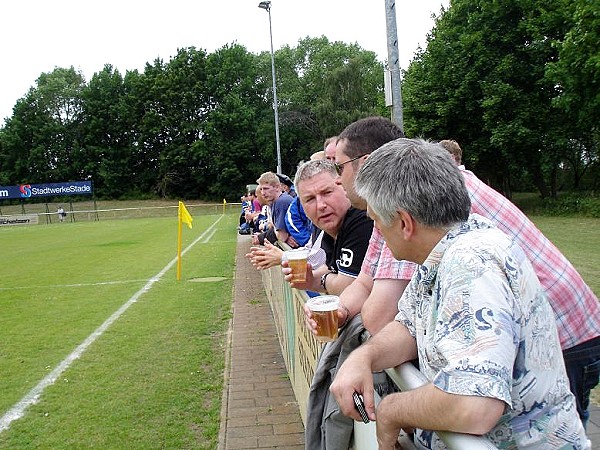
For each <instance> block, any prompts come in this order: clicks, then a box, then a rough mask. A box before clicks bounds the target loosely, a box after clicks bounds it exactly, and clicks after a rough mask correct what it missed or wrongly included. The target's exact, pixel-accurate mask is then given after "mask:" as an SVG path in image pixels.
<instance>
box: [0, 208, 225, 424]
mask: <svg viewBox="0 0 600 450" xmlns="http://www.w3.org/2000/svg"><path fill="white" fill-rule="evenodd" d="M222 218H223V216H219V218H218V219H217V220H216V221H215V222H214V223H213V224H212V225H211V226H210V227H209V228H207V229H206V230H205V231H204V232H203V233H202V234H201V235H200V236H199V237H197V238H196V239H195V240H194V241H193V242H192V243H191V244H190V245H188V246H187V247H186V248H185V250H183V251H182V252H181V254H182V255H184V254H186V253H187V251H188V250H189V249H191V248H192V247H193V246H194V245H196V244H197V243H198V242H199V241H200V240H202V239H203V238H204V237H205V235H206V234H207V233H209V232H211V231H212V230H213V229H214V228H215V226H216V225H217V224H218V223H219V222H220V220H221V219H222ZM176 262H177V257H175V258H173V259H172V260H171V262H169V264H167V265H166V266H165V267H164V268H163V269H162V270H161V271H160V272H158V273H157V274H156V275H154V276H153V277H152V278H150V279H149V280H148V282H147V283H146V284H145V286H144V287H143V288H141V289H140V290H139V291H137V292H136V293H135V294H133V296H132V297H131V298H130V299H129V300H127V302H125V303H124V304H123V306H121V307H120V308H119V309H118V310H117V311H115V312H114V313H113V314H112V315H111V316H110V317H109V318H108V319H106V321H105V322H104V323H103V324H102V325H100V326H99V327H98V328H97V329H96V330H95V331H94V332H93V333H92V334H90V335H89V336H88V337H87V338H86V339H85V340H84V341H83V342H82V343H81V344H79V345H78V346H77V348H75V350H73V352H72V353H71V354H70V355H68V356H67V357H66V358H65V359H63V360H62V361H61V363H60V364H59V365H58V366H56V367H55V368H54V370H52V372H50V373H49V374H48V375H46V376H45V377H44V378H43V379H42V381H40V382H39V383H38V384H37V386H35V387H34V388H33V389H31V391H29V392H28V393H27V394H26V395H25V396H24V397H23V398H22V399H21V400H19V401H18V402H17V403H16V404H15V405H13V407H12V408H10V409H9V410H8V411H7V412H6V413H5V414H4V415H3V416H2V418H0V433H2V432H3V431H4V430H8V428H9V427H10V424H11V423H12V422H13V421H15V420H17V419H20V418H21V417H23V415H24V414H25V410H26V409H27V408H29V407H30V406H31V405H33V404H35V403H37V402H38V400H39V398H40V396H41V395H42V393H43V392H44V389H46V388H47V387H48V386H50V385H52V384H54V382H55V381H56V379H57V378H58V377H60V376H61V374H62V373H63V372H64V371H65V370H67V369H68V368H69V366H70V365H71V364H72V363H73V361H75V360H76V359H78V358H79V357H80V356H81V355H82V354H83V353H84V352H85V351H86V350H87V349H88V347H89V346H90V345H92V344H93V343H94V342H95V341H96V339H98V338H99V337H100V336H102V334H103V333H104V332H105V331H106V330H107V329H108V327H110V326H111V325H112V324H113V323H114V322H115V321H116V320H117V319H118V318H119V317H121V315H122V314H123V313H124V312H125V311H127V309H129V307H130V306H131V305H133V304H134V303H135V302H137V300H138V299H139V298H140V297H141V296H142V295H144V294H145V293H146V292H148V291H149V290H150V289H151V288H152V286H153V285H154V283H156V282H157V281H159V280H160V279H161V278H162V277H163V275H164V274H165V273H167V272H168V271H169V269H170V268H171V267H173V265H174V264H175V263H176Z"/></svg>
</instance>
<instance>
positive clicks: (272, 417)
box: [219, 235, 304, 450]
mask: <svg viewBox="0 0 600 450" xmlns="http://www.w3.org/2000/svg"><path fill="white" fill-rule="evenodd" d="M249 248H250V237H249V236H240V235H238V245H237V255H236V276H235V281H234V293H233V296H234V298H233V319H232V321H231V327H230V339H229V349H228V358H227V361H228V367H227V374H226V377H225V389H224V392H223V410H222V413H221V432H220V436H219V449H220V450H234V449H254V448H280V449H290V450H295V449H298V450H299V449H304V427H303V425H302V419H301V417H300V411H299V409H298V404H297V403H296V398H295V397H294V392H293V390H292V386H291V383H290V381H289V379H288V375H287V370H286V368H285V363H284V360H283V356H282V354H281V347H280V346H279V341H278V338H277V331H276V328H275V323H274V321H273V314H272V312H271V308H270V306H269V301H268V300H267V297H266V295H265V292H264V289H263V287H262V279H261V275H260V273H259V272H258V271H257V270H256V269H254V267H252V265H251V264H250V262H249V261H248V259H247V258H246V257H245V256H244V255H245V254H246V253H247V252H248V249H249Z"/></svg>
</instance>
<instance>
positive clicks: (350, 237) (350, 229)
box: [323, 208, 373, 278]
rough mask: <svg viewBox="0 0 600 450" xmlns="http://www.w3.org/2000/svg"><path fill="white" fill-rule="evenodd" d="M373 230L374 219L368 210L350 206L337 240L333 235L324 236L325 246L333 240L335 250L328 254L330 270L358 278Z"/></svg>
mask: <svg viewBox="0 0 600 450" xmlns="http://www.w3.org/2000/svg"><path fill="white" fill-rule="evenodd" d="M372 231H373V221H372V220H371V219H370V218H369V217H368V216H367V213H366V211H362V210H359V209H356V208H350V209H349V210H348V212H347V213H346V216H345V218H344V221H343V223H342V227H341V229H340V231H339V232H338V235H337V238H336V239H335V241H333V240H332V238H331V236H329V235H326V236H325V237H324V238H323V242H324V244H325V247H327V246H328V245H330V244H329V243H328V242H331V241H333V242H332V243H333V251H332V252H331V253H329V254H328V259H327V265H328V266H329V270H331V271H333V272H336V273H341V274H344V275H347V276H350V277H353V278H356V277H357V276H358V274H359V272H360V268H361V266H362V263H363V260H364V258H365V254H366V252H367V247H368V245H369V238H370V236H371V233H372Z"/></svg>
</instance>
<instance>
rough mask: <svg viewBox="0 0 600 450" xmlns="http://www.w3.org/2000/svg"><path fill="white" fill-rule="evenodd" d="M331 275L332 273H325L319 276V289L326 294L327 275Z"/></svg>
mask: <svg viewBox="0 0 600 450" xmlns="http://www.w3.org/2000/svg"><path fill="white" fill-rule="evenodd" d="M332 273H333V272H325V273H324V274H323V275H321V287H322V288H323V290H324V291H325V293H326V294H329V292H327V275H331V274H332Z"/></svg>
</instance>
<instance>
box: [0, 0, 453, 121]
mask: <svg viewBox="0 0 600 450" xmlns="http://www.w3.org/2000/svg"><path fill="white" fill-rule="evenodd" d="M258 3H259V0H210V1H209V0H194V1H192V0H170V1H161V2H159V1H156V0H146V1H143V0H103V1H97V0H87V1H85V0H6V1H4V2H2V3H0V61H2V70H1V71H0V123H4V118H7V117H9V116H11V115H12V108H13V106H14V104H15V102H16V101H17V99H19V98H22V97H23V96H25V95H26V94H27V91H28V90H29V88H30V87H32V86H34V85H35V81H36V79H37V78H38V77H39V76H40V74H41V73H43V72H51V71H52V70H54V68H55V67H65V68H68V67H70V66H73V67H75V69H77V70H80V71H82V72H83V75H84V76H85V78H86V80H87V81H89V79H90V78H91V77H92V75H93V74H94V73H96V72H99V71H100V70H102V68H103V67H104V65H105V64H112V66H113V67H115V68H117V69H118V70H119V71H120V72H121V74H123V75H124V74H125V72H126V71H127V70H134V69H138V70H140V71H143V69H144V66H145V64H146V63H147V62H150V63H152V62H153V61H154V60H155V59H156V58H157V57H160V58H162V59H163V61H164V62H168V61H169V60H170V58H171V57H172V56H174V55H175V54H176V53H177V49H178V48H184V47H196V48H197V49H204V50H206V51H207V52H209V53H210V52H213V51H215V50H216V49H218V48H221V47H223V46H224V45H226V44H230V43H232V42H237V43H239V44H242V45H244V46H245V47H246V48H247V49H248V50H249V51H250V52H253V53H260V52H261V51H269V50H270V40H269V17H268V13H267V12H266V11H265V10H263V9H260V8H258ZM447 5H448V0H408V1H406V0H405V1H397V3H396V9H397V27H398V40H399V53H400V65H401V68H402V69H405V68H406V67H407V65H408V63H409V61H410V60H411V59H412V57H413V55H414V52H415V50H416V49H417V47H418V46H419V45H421V46H423V47H424V46H425V42H426V41H425V39H426V36H427V33H428V32H429V31H430V30H431V28H432V27H433V20H432V19H431V15H432V13H435V14H437V13H439V11H440V9H441V7H442V6H444V7H447ZM271 20H272V26H273V45H274V47H275V50H277V49H278V48H280V47H281V46H283V45H286V44H287V45H290V46H291V47H294V46H296V44H297V43H298V40H299V39H302V38H304V37H307V36H310V37H319V36H322V35H325V36H327V38H328V39H329V40H330V41H343V42H346V43H354V42H356V43H358V44H359V45H360V46H361V47H362V48H364V49H365V50H372V51H374V52H376V53H377V55H378V57H379V59H380V60H381V61H383V60H385V59H386V56H387V47H386V45H387V44H386V29H385V1H384V0H362V1H358V0H272V8H271Z"/></svg>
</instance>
